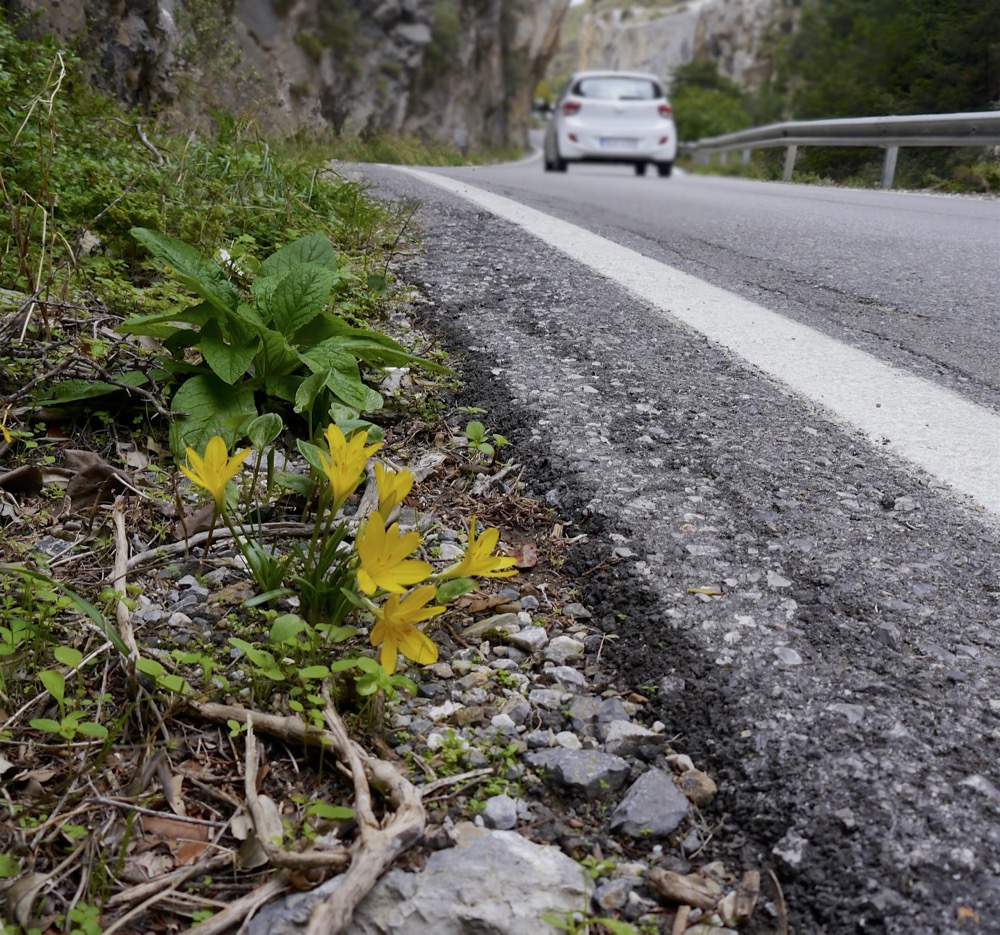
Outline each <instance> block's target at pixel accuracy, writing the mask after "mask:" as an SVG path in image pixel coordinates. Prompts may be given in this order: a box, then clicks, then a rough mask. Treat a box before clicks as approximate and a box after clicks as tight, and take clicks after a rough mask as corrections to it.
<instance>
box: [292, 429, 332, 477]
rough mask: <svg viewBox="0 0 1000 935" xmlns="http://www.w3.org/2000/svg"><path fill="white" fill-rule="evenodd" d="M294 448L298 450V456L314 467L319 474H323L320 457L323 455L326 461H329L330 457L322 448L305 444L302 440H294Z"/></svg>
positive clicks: (310, 443)
mask: <svg viewBox="0 0 1000 935" xmlns="http://www.w3.org/2000/svg"><path fill="white" fill-rule="evenodd" d="M295 447H296V448H298V449H299V454H301V455H302V457H303V458H305V459H306V461H308V462H309V464H310V465H311V466H312V467H314V468H315V469H316V470H317V471H319V472H320V474H322V473H324V469H323V461H322V460H321V458H320V455H324V456H325V457H326V459H327V461H329V460H330V455H329V453H328V452H325V451H324V450H323V449H322V448H320V447H319V446H317V445H314V444H313V443H312V442H307V441H306V440H305V439H304V438H297V439H295Z"/></svg>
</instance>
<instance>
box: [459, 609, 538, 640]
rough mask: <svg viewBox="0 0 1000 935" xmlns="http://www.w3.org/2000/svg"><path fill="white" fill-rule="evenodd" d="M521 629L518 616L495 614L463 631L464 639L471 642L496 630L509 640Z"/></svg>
mask: <svg viewBox="0 0 1000 935" xmlns="http://www.w3.org/2000/svg"><path fill="white" fill-rule="evenodd" d="M520 629H521V623H520V621H519V620H518V619H517V614H494V615H493V616H492V617H486V618H485V619H483V620H477V621H476V622H475V623H474V624H472V626H468V627H466V628H465V629H464V630H463V631H462V639H463V640H468V641H469V642H472V641H474V640H481V639H482V638H483V637H484V636H486V634H487V633H490V632H492V631H494V630H495V631H497V632H498V633H502V634H504V635H505V636H506V637H508V638H509V637H510V636H512V635H513V634H515V633H517V632H518V631H519V630H520ZM542 632H543V633H544V632H545V631H544V630H543V631H542Z"/></svg>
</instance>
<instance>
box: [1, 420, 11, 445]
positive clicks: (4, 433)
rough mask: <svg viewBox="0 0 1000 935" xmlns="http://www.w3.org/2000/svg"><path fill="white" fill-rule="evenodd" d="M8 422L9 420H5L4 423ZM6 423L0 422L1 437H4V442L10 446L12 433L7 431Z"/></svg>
mask: <svg viewBox="0 0 1000 935" xmlns="http://www.w3.org/2000/svg"><path fill="white" fill-rule="evenodd" d="M6 421H7V420H6V418H5V419H4V422H6ZM4 422H0V437H2V438H3V440H4V441H5V442H6V443H7V444H8V445H9V444H10V432H8V431H7V426H6V425H5V424H4Z"/></svg>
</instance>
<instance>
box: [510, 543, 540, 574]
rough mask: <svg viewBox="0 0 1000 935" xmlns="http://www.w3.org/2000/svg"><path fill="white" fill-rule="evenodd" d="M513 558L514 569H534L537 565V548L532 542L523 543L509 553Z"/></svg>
mask: <svg viewBox="0 0 1000 935" xmlns="http://www.w3.org/2000/svg"><path fill="white" fill-rule="evenodd" d="M511 554H512V555H513V557H514V567H515V568H520V569H522V570H523V569H527V568H534V567H535V566H536V565H537V564H538V546H537V545H536V544H535V543H534V542H525V543H524V544H523V545H520V546H518V547H517V548H516V549H514V551H513V552H512V553H511Z"/></svg>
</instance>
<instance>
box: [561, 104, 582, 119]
mask: <svg viewBox="0 0 1000 935" xmlns="http://www.w3.org/2000/svg"><path fill="white" fill-rule="evenodd" d="M579 111H580V102H579V101H563V106H562V112H563V113H564V114H565V115H566V116H567V117H572V116H573V114H576V113H579Z"/></svg>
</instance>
